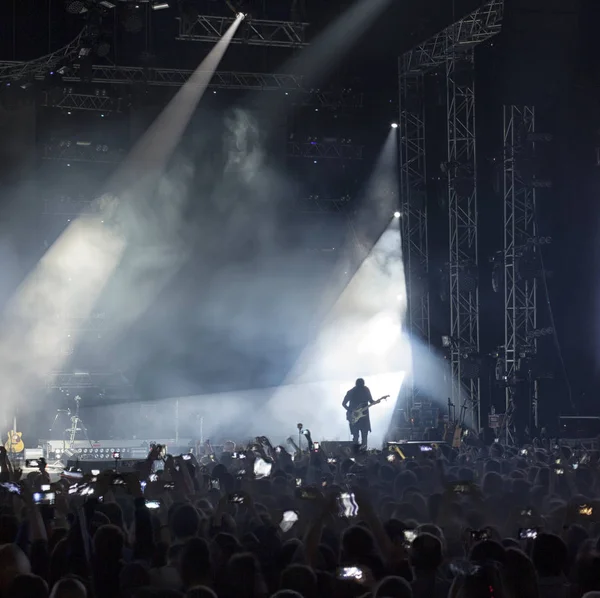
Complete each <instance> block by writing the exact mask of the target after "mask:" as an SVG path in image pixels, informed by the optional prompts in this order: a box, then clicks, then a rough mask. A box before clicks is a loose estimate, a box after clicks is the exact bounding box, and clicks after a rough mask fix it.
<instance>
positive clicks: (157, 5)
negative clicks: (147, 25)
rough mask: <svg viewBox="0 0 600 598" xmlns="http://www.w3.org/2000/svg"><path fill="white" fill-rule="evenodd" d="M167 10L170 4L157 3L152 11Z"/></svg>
mask: <svg viewBox="0 0 600 598" xmlns="http://www.w3.org/2000/svg"><path fill="white" fill-rule="evenodd" d="M165 8H169V3H168V2H155V3H154V4H153V5H152V10H163V9H165Z"/></svg>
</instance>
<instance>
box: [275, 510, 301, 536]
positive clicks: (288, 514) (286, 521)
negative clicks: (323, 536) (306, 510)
mask: <svg viewBox="0 0 600 598" xmlns="http://www.w3.org/2000/svg"><path fill="white" fill-rule="evenodd" d="M296 521H298V513H296V511H285V512H284V513H283V517H282V518H281V523H280V524H279V527H280V529H281V531H282V532H283V533H284V534H285V533H286V532H289V531H290V530H291V529H292V527H294V523H296Z"/></svg>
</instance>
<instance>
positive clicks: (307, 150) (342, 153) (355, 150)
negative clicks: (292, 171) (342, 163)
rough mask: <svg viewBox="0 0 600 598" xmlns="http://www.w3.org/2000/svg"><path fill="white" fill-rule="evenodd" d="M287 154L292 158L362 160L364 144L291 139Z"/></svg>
mask: <svg viewBox="0 0 600 598" xmlns="http://www.w3.org/2000/svg"><path fill="white" fill-rule="evenodd" d="M287 155H288V156H290V157H291V158H315V159H316V158H321V159H334V158H335V159H338V160H362V157H363V146H362V145H353V144H346V143H320V142H316V141H313V142H306V143H298V142H296V141H289V142H288V145H287Z"/></svg>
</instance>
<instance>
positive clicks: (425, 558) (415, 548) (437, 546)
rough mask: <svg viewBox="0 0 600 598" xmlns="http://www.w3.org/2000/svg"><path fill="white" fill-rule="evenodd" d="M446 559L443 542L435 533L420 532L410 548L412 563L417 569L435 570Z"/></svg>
mask: <svg viewBox="0 0 600 598" xmlns="http://www.w3.org/2000/svg"><path fill="white" fill-rule="evenodd" d="M443 560H444V556H443V554H442V543H441V542H440V540H439V539H438V538H436V537H435V536H434V535H433V534H428V533H424V534H419V535H418V536H417V537H416V538H415V539H414V541H413V543H412V546H411V550H410V564H411V565H412V566H413V567H414V568H415V569H416V570H417V571H419V570H421V571H435V570H436V569H437V568H438V567H439V566H440V565H441V564H442V561H443Z"/></svg>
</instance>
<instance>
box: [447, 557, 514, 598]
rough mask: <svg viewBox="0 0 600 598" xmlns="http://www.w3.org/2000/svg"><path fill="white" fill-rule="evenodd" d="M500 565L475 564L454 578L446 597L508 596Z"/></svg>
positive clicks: (504, 597) (495, 597)
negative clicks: (463, 573)
mask: <svg viewBox="0 0 600 598" xmlns="http://www.w3.org/2000/svg"><path fill="white" fill-rule="evenodd" d="M509 595H510V594H509V592H508V591H507V590H506V589H505V584H504V578H503V576H502V573H501V569H500V567H499V566H498V565H497V564H495V563H486V564H485V565H475V566H473V568H472V570H471V571H469V572H467V573H466V574H465V575H459V576H457V577H455V578H454V581H453V582H452V586H451V587H450V592H449V593H448V598H481V596H494V598H508V596H509Z"/></svg>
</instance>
